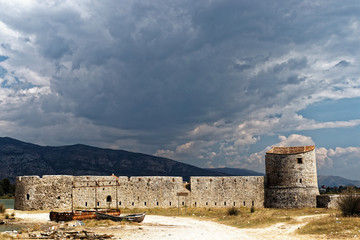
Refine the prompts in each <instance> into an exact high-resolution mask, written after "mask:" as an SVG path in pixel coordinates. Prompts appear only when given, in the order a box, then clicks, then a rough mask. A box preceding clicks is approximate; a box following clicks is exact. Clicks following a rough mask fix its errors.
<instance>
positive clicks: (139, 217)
mask: <svg viewBox="0 0 360 240" xmlns="http://www.w3.org/2000/svg"><path fill="white" fill-rule="evenodd" d="M145 215H146V213H137V214H130V215H118V216H115V215H113V214H107V213H102V212H96V218H97V219H99V220H100V219H108V220H112V221H128V222H138V223H140V222H142V221H144V218H145Z"/></svg>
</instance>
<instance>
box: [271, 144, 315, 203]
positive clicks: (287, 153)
mask: <svg viewBox="0 0 360 240" xmlns="http://www.w3.org/2000/svg"><path fill="white" fill-rule="evenodd" d="M265 168H266V187H265V207H269V208H303V207H316V195H319V189H318V184H317V173H316V157H315V146H302V147H273V148H272V149H271V150H270V151H268V152H266V155H265Z"/></svg>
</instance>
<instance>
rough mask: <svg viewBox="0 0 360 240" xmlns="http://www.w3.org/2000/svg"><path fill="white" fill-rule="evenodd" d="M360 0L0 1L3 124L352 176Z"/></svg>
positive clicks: (92, 141)
mask: <svg viewBox="0 0 360 240" xmlns="http://www.w3.org/2000/svg"><path fill="white" fill-rule="evenodd" d="M359 12H360V2H359V1H355V0H353V1H352V0H349V1H334V0H319V1H307V0H304V1H298V0H279V1H264V0H262V1H259V0H248V1H247V0H240V1H239V0H208V1H206V0H198V1H188V0H182V1H169V0H152V1H138V0H122V1H114V0H102V1H93V0H82V1H73V0H55V1H40V0H39V1H35V0H12V1H8V0H0V136H2V137H5V136H8V137H12V138H16V139H19V140H22V141H26V142H31V143H35V144H39V145H44V146H45V145H46V146H61V145H71V144H76V143H81V144H87V145H92V146H97V147H103V148H112V149H123V150H128V151H134V152H142V153H146V154H152V155H156V156H162V157H167V158H171V159H174V160H177V161H180V162H183V163H188V164H192V165H195V166H198V167H237V168H248V169H251V170H255V171H262V172H264V160H265V159H264V156H265V152H266V151H268V150H269V149H270V148H271V146H299V145H300V146H302V145H316V156H317V170H318V174H322V175H337V176H343V177H346V178H350V179H357V180H360V174H359V172H360V141H359V132H360V110H359V106H360V88H359V87H360V64H359V63H360V62H359V60H360V54H359V53H360V15H359Z"/></svg>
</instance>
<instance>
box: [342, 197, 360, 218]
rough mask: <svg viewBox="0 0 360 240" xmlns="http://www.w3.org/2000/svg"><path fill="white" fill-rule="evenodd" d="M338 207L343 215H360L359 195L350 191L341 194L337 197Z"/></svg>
mask: <svg viewBox="0 0 360 240" xmlns="http://www.w3.org/2000/svg"><path fill="white" fill-rule="evenodd" d="M337 203H338V206H339V209H340V211H341V213H342V215H343V216H344V217H351V216H360V195H359V194H356V193H354V192H352V191H348V192H347V193H346V194H344V195H341V196H340V197H339V199H338V202H337Z"/></svg>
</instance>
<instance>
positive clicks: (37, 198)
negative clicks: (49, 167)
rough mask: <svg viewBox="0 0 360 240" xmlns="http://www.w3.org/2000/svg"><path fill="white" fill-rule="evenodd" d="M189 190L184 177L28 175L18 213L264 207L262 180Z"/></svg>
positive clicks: (213, 182) (196, 182)
mask: <svg viewBox="0 0 360 240" xmlns="http://www.w3.org/2000/svg"><path fill="white" fill-rule="evenodd" d="M190 186H191V191H189V190H188V189H187V188H185V185H184V183H183V179H182V177H130V178H128V177H114V176H43V177H42V178H40V177H38V176H24V177H18V178H17V181H16V194H15V195H16V196H15V209H19V210H38V209H47V210H56V209H62V210H70V209H72V206H73V207H74V209H79V208H81V209H93V208H109V207H111V208H116V207H119V208H123V207H126V208H148V207H149V208H153V207H161V208H168V207H177V206H178V204H179V205H180V206H193V207H231V206H236V207H240V206H246V207H250V206H253V205H254V206H255V207H263V206H264V177H192V178H191V182H190ZM28 196H29V197H28ZM71 196H73V198H72V197H71Z"/></svg>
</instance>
